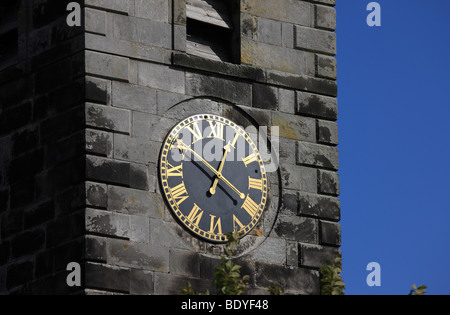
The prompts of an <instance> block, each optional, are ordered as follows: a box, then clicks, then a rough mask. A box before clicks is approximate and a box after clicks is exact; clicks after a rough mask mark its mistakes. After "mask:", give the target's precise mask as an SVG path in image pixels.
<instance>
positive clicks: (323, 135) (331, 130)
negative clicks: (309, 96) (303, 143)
mask: <svg viewBox="0 0 450 315" xmlns="http://www.w3.org/2000/svg"><path fill="white" fill-rule="evenodd" d="M317 132H318V134H317V142H319V143H321V144H328V145H333V146H336V145H338V144H339V130H338V125H337V123H335V122H331V121H325V120H317Z"/></svg>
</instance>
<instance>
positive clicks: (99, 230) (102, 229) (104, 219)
mask: <svg viewBox="0 0 450 315" xmlns="http://www.w3.org/2000/svg"><path fill="white" fill-rule="evenodd" d="M86 231H87V232H88V233H95V234H100V235H106V236H114V237H121V238H127V239H128V238H129V233H130V232H129V231H130V220H129V216H128V215H124V214H119V213H112V212H109V211H102V210H95V209H89V208H88V209H86Z"/></svg>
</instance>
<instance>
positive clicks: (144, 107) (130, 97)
mask: <svg viewBox="0 0 450 315" xmlns="http://www.w3.org/2000/svg"><path fill="white" fill-rule="evenodd" d="M112 105H113V106H114V107H120V108H125V109H131V110H136V111H140V112H146V113H150V114H156V112H157V101H156V90H154V89H151V88H146V87H142V86H139V85H134V84H127V83H121V82H113V84H112Z"/></svg>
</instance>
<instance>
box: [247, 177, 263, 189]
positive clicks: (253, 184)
mask: <svg viewBox="0 0 450 315" xmlns="http://www.w3.org/2000/svg"><path fill="white" fill-rule="evenodd" d="M248 189H256V190H260V191H262V190H263V180H262V178H261V179H255V178H251V177H250V176H249V177H248Z"/></svg>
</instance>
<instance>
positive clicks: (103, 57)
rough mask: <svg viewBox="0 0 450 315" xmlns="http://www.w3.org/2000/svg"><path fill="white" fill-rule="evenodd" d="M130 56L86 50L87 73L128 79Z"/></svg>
mask: <svg viewBox="0 0 450 315" xmlns="http://www.w3.org/2000/svg"><path fill="white" fill-rule="evenodd" d="M128 66H129V62H128V58H123V57H118V56H112V55H107V54H102V53H98V52H93V51H89V50H87V51H86V73H87V74H92V75H98V76H102V77H107V78H112V79H119V80H124V81H128Z"/></svg>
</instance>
